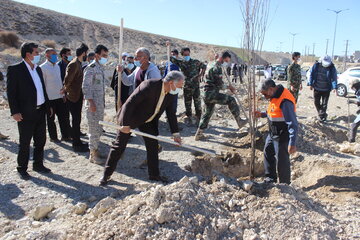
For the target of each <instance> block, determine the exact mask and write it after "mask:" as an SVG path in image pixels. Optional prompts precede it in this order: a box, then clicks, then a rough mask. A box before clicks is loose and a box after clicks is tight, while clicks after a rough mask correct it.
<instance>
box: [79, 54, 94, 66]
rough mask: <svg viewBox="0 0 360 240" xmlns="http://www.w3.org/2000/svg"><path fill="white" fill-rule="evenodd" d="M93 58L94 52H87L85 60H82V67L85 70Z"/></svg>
mask: <svg viewBox="0 0 360 240" xmlns="http://www.w3.org/2000/svg"><path fill="white" fill-rule="evenodd" d="M94 60H95V53H94V52H89V54H88V55H87V58H86V61H84V62H82V64H81V65H82V69H83V70H85V68H86V67H87V66H88V65H89V64H90V63H92V61H94Z"/></svg>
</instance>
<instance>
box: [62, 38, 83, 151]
mask: <svg viewBox="0 0 360 240" xmlns="http://www.w3.org/2000/svg"><path fill="white" fill-rule="evenodd" d="M88 50H89V48H88V46H86V45H85V44H81V46H80V47H79V48H77V49H76V58H74V59H73V60H72V61H71V62H70V63H69V65H68V66H67V67H66V75H65V80H64V91H65V92H66V100H67V104H68V108H69V110H70V113H71V117H72V141H73V142H72V145H73V149H74V151H75V152H88V151H89V148H88V145H87V144H85V143H83V142H81V140H80V124H81V110H82V105H83V98H84V96H83V93H82V90H81V87H82V83H83V78H84V75H83V71H82V68H81V63H82V62H83V61H85V60H86V57H87V52H88Z"/></svg>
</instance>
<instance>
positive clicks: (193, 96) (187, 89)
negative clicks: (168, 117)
mask: <svg viewBox="0 0 360 240" xmlns="http://www.w3.org/2000/svg"><path fill="white" fill-rule="evenodd" d="M167 44H170V43H169V42H167ZM181 55H182V56H183V57H184V59H177V58H175V57H171V58H170V60H171V62H172V63H174V64H176V65H177V66H179V67H180V69H181V71H182V72H183V74H184V75H185V77H186V78H185V85H184V103H185V110H186V116H187V118H186V119H185V121H186V122H188V123H189V122H191V117H192V110H191V103H192V101H194V106H195V114H196V118H197V124H198V123H199V120H200V117H201V98H200V79H201V77H202V76H203V75H204V73H205V70H206V65H205V64H204V63H202V62H200V61H199V60H197V59H192V58H190V49H189V48H183V49H182V50H181Z"/></svg>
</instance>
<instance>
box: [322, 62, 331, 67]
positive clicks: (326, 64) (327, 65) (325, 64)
mask: <svg viewBox="0 0 360 240" xmlns="http://www.w3.org/2000/svg"><path fill="white" fill-rule="evenodd" d="M330 64H331V63H330V62H324V61H321V65H322V66H323V67H324V68H327V67H329V66H330Z"/></svg>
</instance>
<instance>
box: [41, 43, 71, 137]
mask: <svg viewBox="0 0 360 240" xmlns="http://www.w3.org/2000/svg"><path fill="white" fill-rule="evenodd" d="M45 57H46V61H45V63H43V64H42V65H40V68H41V71H42V73H43V77H44V82H45V87H46V92H47V94H48V97H49V100H50V101H49V104H50V107H51V108H52V109H53V111H54V114H53V115H52V116H50V115H49V114H48V115H47V125H48V132H49V136H50V141H52V142H60V141H59V139H58V137H57V129H56V124H55V114H56V116H57V118H58V121H59V125H60V131H61V140H62V141H70V122H69V118H68V110H67V107H66V104H65V101H66V100H65V95H64V94H62V93H61V90H62V89H63V82H62V80H61V73H60V66H59V65H58V64H56V62H57V54H56V51H55V49H52V48H48V49H46V50H45Z"/></svg>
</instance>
